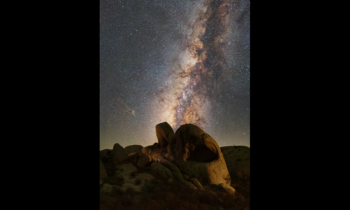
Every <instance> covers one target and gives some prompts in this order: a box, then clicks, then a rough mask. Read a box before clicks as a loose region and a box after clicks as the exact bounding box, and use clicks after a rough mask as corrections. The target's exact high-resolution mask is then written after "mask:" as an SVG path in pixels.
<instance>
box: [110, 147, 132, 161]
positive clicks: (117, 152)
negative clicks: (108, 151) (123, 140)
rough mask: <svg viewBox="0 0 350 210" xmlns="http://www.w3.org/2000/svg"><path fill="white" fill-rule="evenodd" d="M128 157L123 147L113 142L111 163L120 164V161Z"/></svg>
mask: <svg viewBox="0 0 350 210" xmlns="http://www.w3.org/2000/svg"><path fill="white" fill-rule="evenodd" d="M127 159H128V154H126V152H125V151H124V149H123V147H122V146H120V145H119V144H118V143H116V144H114V146H113V160H112V161H113V163H114V164H116V165H117V164H121V163H122V162H124V161H126V160H127Z"/></svg>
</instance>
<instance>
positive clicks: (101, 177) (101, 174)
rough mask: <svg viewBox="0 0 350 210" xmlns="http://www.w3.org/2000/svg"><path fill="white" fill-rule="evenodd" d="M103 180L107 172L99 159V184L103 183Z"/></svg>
mask: <svg viewBox="0 0 350 210" xmlns="http://www.w3.org/2000/svg"><path fill="white" fill-rule="evenodd" d="M104 178H107V172H106V169H105V167H104V165H103V163H102V161H101V159H100V184H102V183H103V179H104Z"/></svg>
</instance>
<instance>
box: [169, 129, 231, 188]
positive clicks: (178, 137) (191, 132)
mask: <svg viewBox="0 0 350 210" xmlns="http://www.w3.org/2000/svg"><path fill="white" fill-rule="evenodd" d="M173 150H174V151H173V152H174V158H175V162H176V165H177V166H178V167H179V169H180V171H181V172H182V173H185V174H188V175H189V176H190V177H191V178H197V180H198V181H199V182H200V183H202V184H220V183H224V184H228V185H230V184H231V178H230V174H229V172H228V169H227V166H226V162H225V159H224V156H223V154H222V152H221V150H220V147H219V145H218V144H217V143H216V141H215V140H214V139H213V138H212V137H211V136H210V135H209V134H207V133H205V132H204V131H203V130H202V129H200V128H199V127H198V126H196V125H192V124H185V125H182V126H180V128H179V129H178V130H177V131H176V133H175V143H174V148H173Z"/></svg>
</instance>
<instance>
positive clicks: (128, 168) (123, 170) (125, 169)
mask: <svg viewBox="0 0 350 210" xmlns="http://www.w3.org/2000/svg"><path fill="white" fill-rule="evenodd" d="M136 171H137V168H136V167H135V166H134V164H132V163H126V164H121V165H116V166H115V175H116V176H130V175H131V173H133V172H136ZM123 178H125V177H123Z"/></svg>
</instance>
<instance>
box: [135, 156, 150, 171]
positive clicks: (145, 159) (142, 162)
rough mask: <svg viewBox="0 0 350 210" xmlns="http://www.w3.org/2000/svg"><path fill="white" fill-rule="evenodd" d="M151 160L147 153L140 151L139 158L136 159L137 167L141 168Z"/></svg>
mask: <svg viewBox="0 0 350 210" xmlns="http://www.w3.org/2000/svg"><path fill="white" fill-rule="evenodd" d="M150 162H151V160H150V158H149V156H148V155H146V154H144V153H141V154H140V156H139V159H138V160H137V164H136V165H137V167H139V168H143V167H146V166H147V165H148V164H149V163H150Z"/></svg>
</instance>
